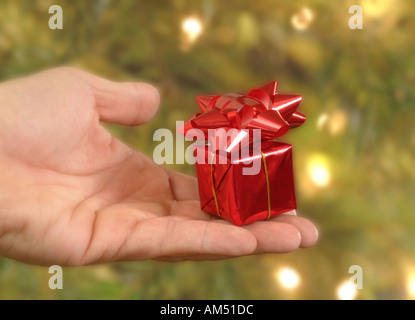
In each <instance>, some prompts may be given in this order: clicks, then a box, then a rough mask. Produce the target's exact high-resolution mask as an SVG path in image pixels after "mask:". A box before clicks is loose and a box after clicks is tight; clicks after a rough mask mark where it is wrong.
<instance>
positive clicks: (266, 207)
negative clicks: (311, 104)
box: [183, 81, 306, 226]
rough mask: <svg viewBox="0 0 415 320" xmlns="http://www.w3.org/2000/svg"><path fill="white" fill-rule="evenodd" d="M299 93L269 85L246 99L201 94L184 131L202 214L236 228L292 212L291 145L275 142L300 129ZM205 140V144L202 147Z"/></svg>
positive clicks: (293, 200) (246, 96)
mask: <svg viewBox="0 0 415 320" xmlns="http://www.w3.org/2000/svg"><path fill="white" fill-rule="evenodd" d="M301 100H302V97H301V96H299V95H283V94H278V93H277V82H276V81H274V82H271V83H269V84H267V85H265V86H262V87H260V88H258V89H254V90H252V91H250V92H249V93H248V94H246V95H242V94H234V93H233V94H226V95H218V96H200V97H197V102H198V104H199V106H200V108H201V110H202V112H201V113H199V114H197V115H196V116H194V117H193V118H192V119H190V120H188V121H187V122H186V123H185V125H184V128H183V133H184V134H185V135H186V136H188V135H192V137H193V138H198V139H199V140H200V139H202V141H203V142H204V143H203V145H197V146H196V147H195V155H196V172H197V178H198V183H199V195H200V205H201V209H202V210H203V211H206V212H208V213H211V214H213V215H216V216H219V217H221V218H224V219H226V220H228V221H230V222H231V223H233V224H235V225H238V226H241V225H245V224H249V223H252V222H255V221H258V220H266V219H270V218H271V217H273V216H276V215H278V214H281V213H284V212H287V211H291V210H294V209H296V201H295V189H294V179H293V167H292V146H291V145H289V144H286V143H282V142H278V141H275V140H274V139H276V138H278V137H280V136H282V135H284V134H285V133H286V132H287V131H288V130H289V129H290V128H295V127H298V126H300V125H301V124H303V123H304V121H305V119H306V118H305V116H304V115H302V114H300V113H299V112H297V111H296V110H297V108H298V106H299V104H300V102H301ZM205 142H206V143H205Z"/></svg>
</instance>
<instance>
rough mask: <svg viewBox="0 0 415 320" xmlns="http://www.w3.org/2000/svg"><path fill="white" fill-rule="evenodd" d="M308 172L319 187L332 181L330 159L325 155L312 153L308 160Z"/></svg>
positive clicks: (325, 185)
mask: <svg viewBox="0 0 415 320" xmlns="http://www.w3.org/2000/svg"><path fill="white" fill-rule="evenodd" d="M307 172H308V175H309V177H310V179H311V181H312V182H313V183H314V184H315V185H316V186H317V187H327V186H328V185H329V183H330V181H331V173H330V169H329V161H328V158H327V157H326V156H324V155H321V154H314V155H312V156H311V157H310V159H309V161H308V165H307Z"/></svg>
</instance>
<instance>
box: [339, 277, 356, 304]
mask: <svg viewBox="0 0 415 320" xmlns="http://www.w3.org/2000/svg"><path fill="white" fill-rule="evenodd" d="M336 295H337V298H338V299H340V300H354V299H355V298H356V296H357V289H356V286H355V285H354V284H353V283H351V282H350V281H345V282H343V283H342V284H340V285H339V286H338V287H337V290H336Z"/></svg>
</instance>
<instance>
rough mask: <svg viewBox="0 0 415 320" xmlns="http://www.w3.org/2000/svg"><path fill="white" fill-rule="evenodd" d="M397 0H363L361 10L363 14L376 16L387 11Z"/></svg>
mask: <svg viewBox="0 0 415 320" xmlns="http://www.w3.org/2000/svg"><path fill="white" fill-rule="evenodd" d="M398 1H399V0H363V1H362V10H363V14H364V15H365V16H368V17H371V18H378V17H381V16H383V15H385V14H387V13H388V11H389V10H390V9H391V8H392V7H393V6H396V5H397V2H398Z"/></svg>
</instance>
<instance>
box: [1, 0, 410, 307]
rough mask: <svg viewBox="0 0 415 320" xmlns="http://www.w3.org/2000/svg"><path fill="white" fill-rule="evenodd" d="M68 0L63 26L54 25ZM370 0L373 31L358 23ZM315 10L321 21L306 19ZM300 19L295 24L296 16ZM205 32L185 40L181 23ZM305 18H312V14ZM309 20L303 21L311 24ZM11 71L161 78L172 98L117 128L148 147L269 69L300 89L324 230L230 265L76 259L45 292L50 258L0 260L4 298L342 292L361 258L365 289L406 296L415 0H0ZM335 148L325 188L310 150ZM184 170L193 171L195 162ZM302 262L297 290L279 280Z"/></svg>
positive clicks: (305, 174) (303, 160)
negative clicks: (31, 262) (201, 98)
mask: <svg viewBox="0 0 415 320" xmlns="http://www.w3.org/2000/svg"><path fill="white" fill-rule="evenodd" d="M52 4H59V5H61V6H62V8H63V12H64V29H63V30H54V31H52V30H50V29H49V27H48V20H49V17H50V15H49V14H48V8H49V6H50V5H52ZM352 4H361V5H362V7H363V13H364V29H363V30H350V29H349V27H348V20H349V18H350V16H351V15H350V14H349V13H348V8H349V6H350V5H352ZM304 6H305V7H307V8H308V10H310V11H311V12H312V13H313V18H310V17H307V16H305V17H304V14H302V15H301V10H304ZM299 14H300V16H297V18H299V21H300V23H301V24H302V25H300V26H298V24H297V25H296V24H295V23H294V24H293V22H292V18H293V17H295V15H299ZM189 16H196V17H198V19H199V20H200V21H201V23H202V24H203V32H202V34H201V35H200V37H199V38H198V39H197V40H196V41H195V42H194V43H190V44H189V43H187V44H183V41H185V40H186V39H185V38H183V37H186V34H183V31H182V29H181V23H182V21H183V19H185V18H186V17H189ZM307 19H308V20H307ZM300 29H303V30H300ZM0 30H1V31H0V62H1V68H0V79H1V80H7V79H10V78H14V77H19V76H22V75H25V74H28V73H32V72H36V71H39V70H42V69H45V68H51V67H54V66H58V65H72V66H75V67H79V68H83V69H86V70H89V71H91V72H94V73H97V74H99V75H101V76H104V77H108V78H111V79H114V80H119V81H125V80H141V81H147V82H151V83H153V84H155V85H156V86H157V87H158V88H159V89H160V92H161V94H162V104H161V109H160V111H159V113H158V115H157V116H156V118H155V119H154V120H153V121H152V122H151V123H149V124H147V125H144V126H142V127H138V128H124V127H120V126H108V128H109V130H111V131H112V132H113V133H114V134H115V135H117V136H118V137H120V138H121V139H123V140H124V141H126V142H127V143H128V144H130V145H131V146H132V147H134V148H136V149H139V150H141V151H142V152H144V153H147V154H149V155H151V154H152V150H153V149H154V147H155V142H153V141H152V135H153V133H154V131H155V130H156V129H158V128H170V129H175V121H178V120H185V119H187V118H189V117H190V116H192V115H193V114H194V113H196V112H197V107H196V104H195V102H194V98H195V96H196V95H199V94H207V93H216V94H219V93H226V92H232V91H241V92H244V91H246V90H248V89H250V88H254V87H257V86H260V85H262V84H265V83H267V82H268V81H271V80H274V79H275V80H278V81H279V82H280V92H284V93H299V94H302V95H303V96H304V100H303V104H302V106H301V111H302V112H303V113H305V114H306V115H307V117H308V121H307V123H306V124H305V125H304V126H303V127H301V128H299V129H297V130H294V131H292V132H290V133H289V134H287V135H286V136H284V137H283V138H282V139H281V140H283V141H286V142H289V143H293V144H294V152H295V154H294V157H295V159H294V162H295V163H294V165H295V176H296V180H297V198H298V205H299V211H300V212H301V213H302V214H303V215H305V216H307V217H309V218H310V219H312V220H314V221H315V222H316V224H317V225H318V226H319V230H320V237H321V239H320V241H319V243H318V244H317V246H316V247H314V248H312V249H309V250H299V251H298V252H296V253H293V254H289V255H279V256H278V255H269V256H256V257H248V258H241V259H235V260H231V261H224V262H186V263H178V264H166V263H160V262H136V263H118V264H111V265H102V266H92V267H84V268H76V269H70V268H65V269H64V290H61V291H52V290H49V288H48V279H49V276H50V275H49V274H48V270H47V268H41V267H34V266H28V265H24V264H21V263H18V262H14V261H11V260H8V259H4V258H0V298H1V299H15V298H18V299H71V298H76V299H90V298H97V299H222V298H225V299H226V298H229V299H234V298H235V299H285V298H299V299H306V298H314V299H332V298H336V288H337V286H338V285H339V284H340V283H341V282H342V281H343V280H344V279H347V278H348V277H349V276H350V275H349V274H348V273H347V272H348V269H349V266H351V265H355V264H357V265H361V266H362V268H363V271H364V289H363V290H361V291H360V292H359V294H358V298H361V299H372V298H379V299H383V298H388V299H395V298H407V297H409V296H408V294H407V285H408V283H407V282H408V277H410V274H411V273H414V272H415V255H414V254H415V232H414V228H415V215H414V212H415V197H414V196H413V195H414V190H415V183H414V182H415V170H414V169H413V168H414V160H415V151H414V150H415V130H414V126H413V124H412V122H413V121H414V119H415V110H414V105H413V101H414V98H415V91H414V90H413V87H414V85H415V55H414V54H413V53H414V52H415V38H414V37H413V30H415V5H414V3H413V2H411V1H409V0H396V1H393V2H392V1H390V0H357V1H349V0H347V1H330V2H329V1H322V0H307V1H301V4H300V3H299V2H295V3H294V2H293V1H288V0H263V1H247V0H229V1H218V0H216V1H215V0H201V1H196V0H194V1H190V0H189V1H186V0H172V1H165V0H153V1H144V0H135V1H133V0H123V1H111V0H91V1H80V0H71V1H69V0H61V1H58V0H56V1H49V0H37V1H32V0H18V1H16V0H13V1H12V0H2V1H1V2H0ZM316 155H318V156H320V157H324V159H325V160H324V163H325V164H324V165H325V167H326V169H327V170H329V173H330V175H331V180H330V181H329V183H328V185H327V186H325V187H319V186H318V185H316V184H315V183H314V184H313V181H312V180H310V172H309V171H308V169H307V168H308V166H309V162H310V161H312V160H311V159H313V157H314V158H315V157H316ZM172 167H173V168H175V169H177V170H180V171H183V172H188V173H192V172H193V168H192V167H191V166H186V165H175V166H172ZM282 266H290V267H292V268H294V269H295V270H296V271H297V272H298V273H299V275H300V277H301V284H300V286H299V287H298V288H297V289H296V290H294V291H285V290H284V288H282V287H281V286H280V285H279V283H278V282H277V281H276V279H275V272H276V271H277V270H278V269H279V268H280V267H282Z"/></svg>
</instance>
